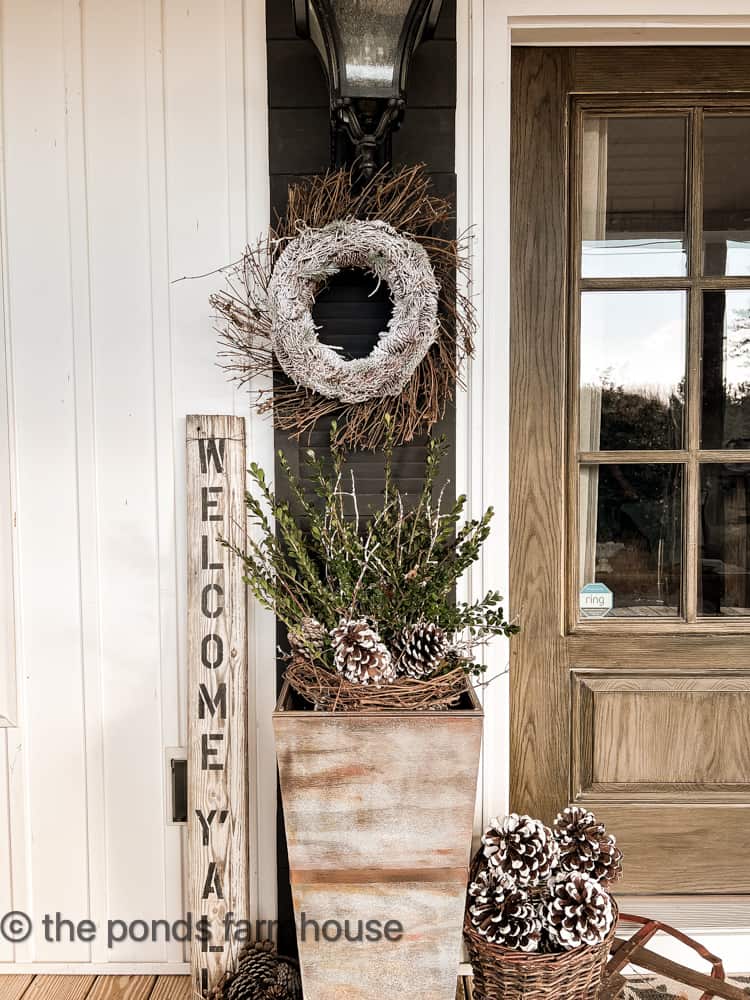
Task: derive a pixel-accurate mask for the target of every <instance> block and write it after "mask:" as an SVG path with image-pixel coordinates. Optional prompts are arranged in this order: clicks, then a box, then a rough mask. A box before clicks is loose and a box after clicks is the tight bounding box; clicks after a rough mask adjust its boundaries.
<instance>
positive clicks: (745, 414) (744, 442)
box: [720, 309, 750, 448]
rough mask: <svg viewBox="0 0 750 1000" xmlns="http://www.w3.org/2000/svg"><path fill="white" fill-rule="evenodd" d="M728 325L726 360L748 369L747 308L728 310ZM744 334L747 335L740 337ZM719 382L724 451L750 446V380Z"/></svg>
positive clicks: (749, 313)
mask: <svg viewBox="0 0 750 1000" xmlns="http://www.w3.org/2000/svg"><path fill="white" fill-rule="evenodd" d="M731 316H732V318H731V320H730V322H729V324H728V326H729V330H730V332H731V333H732V334H733V336H731V337H728V338H727V344H726V353H727V361H730V360H731V361H732V362H733V367H734V369H735V371H736V369H737V368H748V369H750V309H732V311H731ZM745 331H748V335H747V336H742V334H743V333H744V332H745ZM726 375H727V373H725V375H724V379H723V389H724V392H723V395H724V399H723V425H724V426H723V435H722V436H723V441H721V442H720V444H721V446H723V447H726V448H748V447H750V381H748V380H745V381H737V379H736V378H735V379H731V378H727V377H726Z"/></svg>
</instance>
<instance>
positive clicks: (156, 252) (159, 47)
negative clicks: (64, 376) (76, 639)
mask: <svg viewBox="0 0 750 1000" xmlns="http://www.w3.org/2000/svg"><path fill="white" fill-rule="evenodd" d="M143 11H144V38H143V44H144V53H145V55H144V60H145V88H146V142H147V161H148V162H147V169H148V199H149V201H148V220H149V258H148V260H149V267H150V285H151V291H150V294H151V298H150V307H151V324H150V334H151V349H152V361H153V369H154V379H153V383H154V385H153V388H154V403H153V406H154V424H155V453H156V491H157V511H156V519H157V531H158V551H159V558H158V583H159V622H160V636H161V638H160V644H161V736H162V746H163V747H174V746H185V744H186V739H187V735H186V731H185V730H186V717H187V710H186V705H185V684H184V683H182V678H181V674H180V646H179V632H180V630H179V621H178V615H177V571H176V560H177V547H178V542H177V538H178V523H177V522H178V518H177V517H175V481H174V465H175V447H176V443H175V434H176V433H177V423H178V421H176V420H175V409H174V379H173V372H172V326H171V315H170V292H169V280H170V273H169V248H168V242H167V231H168V218H167V183H166V148H165V115H164V60H163V32H162V10H161V4H160V3H159V4H156V3H151V2H149V0H143ZM179 537H180V538H181V537H182V533H180V536H179ZM160 773H161V777H162V781H163V782H164V785H163V797H164V815H168V814H169V809H170V802H169V794H170V793H169V788H168V787H167V784H166V776H167V771H166V767H165V768H163V769H162V770H161V772H160ZM185 849H186V834H185V830H184V829H183V828H181V827H179V826H171V825H168V824H166V823H165V825H164V866H165V867H164V903H163V912H164V914H165V916H167V917H168V919H170V920H174V919H177V918H179V917H181V916H182V915H183V914H184V913H186V912H187V906H186V900H185V898H184V892H183V888H184V879H183V876H182V872H183V863H185V864H186V863H187V855H186V850H185ZM166 958H167V961H169V962H180V961H185V960H186V959H187V955H186V950H185V945H184V944H182V943H180V942H179V941H171V942H169V943H167V944H166Z"/></svg>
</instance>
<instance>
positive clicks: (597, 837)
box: [553, 806, 622, 885]
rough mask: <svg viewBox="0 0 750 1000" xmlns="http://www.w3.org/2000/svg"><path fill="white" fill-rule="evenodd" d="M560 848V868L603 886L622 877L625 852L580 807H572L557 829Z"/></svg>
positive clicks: (594, 819)
mask: <svg viewBox="0 0 750 1000" xmlns="http://www.w3.org/2000/svg"><path fill="white" fill-rule="evenodd" d="M553 830H554V834H555V839H556V840H557V842H558V844H559V845H560V868H561V869H562V870H564V871H569V872H575V871H578V872H582V873H583V874H584V875H591V877H592V878H595V879H596V880H597V881H598V882H601V884H602V885H611V884H612V883H613V882H616V881H617V879H618V878H619V877H620V875H621V874H622V851H621V850H620V849H619V847H618V846H617V841H616V840H615V838H614V837H612V836H610V835H609V834H608V833H607V831H606V829H605V828H604V824H603V823H600V822H599V821H598V820H597V818H596V816H594V814H593V813H592V812H589V811H588V810H586V809H582V808H581V807H580V806H568V808H567V809H563V811H562V812H561V813H560V814H559V815H558V816H557V819H556V820H555V822H554V826H553Z"/></svg>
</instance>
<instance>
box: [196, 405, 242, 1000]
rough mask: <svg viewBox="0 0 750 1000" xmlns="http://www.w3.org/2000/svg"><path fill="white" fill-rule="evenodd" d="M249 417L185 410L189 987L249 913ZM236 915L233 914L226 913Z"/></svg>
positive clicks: (200, 983) (232, 959) (228, 946)
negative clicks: (244, 555)
mask: <svg viewBox="0 0 750 1000" xmlns="http://www.w3.org/2000/svg"><path fill="white" fill-rule="evenodd" d="M244 494H245V421H244V419H243V418H242V417H230V416H189V417H188V418H187V523H188V549H187V551H188V657H189V667H188V684H189V691H188V713H189V715H188V739H189V748H188V838H189V854H190V862H189V865H188V870H189V876H188V877H189V886H188V892H187V898H188V902H189V906H190V910H191V913H192V917H193V921H194V934H193V941H192V950H191V957H192V961H191V965H192V976H193V987H194V992H195V993H197V994H202V995H203V996H205V995H206V994H207V993H208V991H209V990H210V989H211V988H212V987H213V986H215V985H216V983H217V982H218V981H219V980H220V979H221V977H222V976H223V975H224V973H225V972H227V971H228V970H231V969H233V968H234V966H235V963H236V958H237V951H238V949H239V947H240V944H241V942H237V941H235V940H233V939H232V934H231V933H229V934H227V931H226V929H227V928H228V927H230V922H231V921H232V920H233V919H234V920H238V919H239V920H246V919H247V918H248V900H249V886H248V784H247V597H246V593H245V586H244V584H243V582H242V574H243V569H242V563H241V560H240V559H239V558H238V557H237V556H236V555H234V553H233V552H231V551H230V550H229V549H227V548H224V547H222V546H221V544H220V542H219V539H226V540H228V541H231V542H232V543H233V544H237V545H240V546H244V539H245V528H244V525H245V505H244ZM229 914H231V915H232V916H231V917H229V916H228V915H229Z"/></svg>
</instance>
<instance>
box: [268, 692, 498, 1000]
mask: <svg viewBox="0 0 750 1000" xmlns="http://www.w3.org/2000/svg"><path fill="white" fill-rule="evenodd" d="M274 732H275V736H276V752H277V756H278V761H279V772H280V778H281V794H282V799H283V803H284V819H285V824H286V836H287V843H288V848H289V865H290V869H291V881H292V894H293V899H294V910H295V917H296V923H297V941H298V943H299V950H300V962H301V967H302V980H303V988H304V993H305V1000H342V998H344V997H346V998H347V1000H403V998H404V997H419V998H420V1000H454V997H455V992H456V975H457V970H458V962H459V957H460V949H461V927H462V918H463V908H464V901H465V896H466V879H467V872H468V862H469V855H470V851H471V834H472V822H473V817H474V804H475V796H476V783H477V771H478V765H479V751H480V744H481V732H482V710H481V708H480V706H479V703H478V702H477V700H476V696H475V695H474V692H473V690H470V689H468V690H467V694H466V696H465V704H464V705H462V706H461V707H459V708H458V709H455V710H449V711H436V712H404V711H385V712H357V713H329V712H311V711H299V710H296V708H295V704H294V695H293V693H292V692H291V691H290V690H289V689H288V687H285V688H284V690H283V691H282V693H281V697H280V699H279V703H278V705H277V709H276V712H274ZM347 921H348V932H349V934H348V937H349V938H355V940H347V936H346V930H347V924H346V922H347ZM359 921H362V922H363V931H364V936H366V935H367V928H366V924H367V922H368V921H379V923H380V927H381V928H385V927H386V925H387V924H388V922H389V921H392V922H394V923H391V924H390V937H391V938H398V940H386V938H385V936H383V937H381V939H380V940H378V941H367V940H356V938H357V937H358V935H359V926H360V925H359ZM311 922H314V923H311ZM395 922H398V923H399V924H400V925H401V927H402V928H403V933H402V935H401V936H400V937H399V934H398V927H397V926H396V924H395ZM316 925H317V928H318V929H319V933H318V934H317V935H316ZM340 929H343V931H342V933H341V935H340V936H339V937H338V939H337V940H333V938H334V937H335V936H336V935H337V931H338V930H340ZM371 929H372V925H371ZM370 936H374V935H373V934H372V933H371V935H370ZM316 937H317V940H316ZM326 938H327V939H326Z"/></svg>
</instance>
